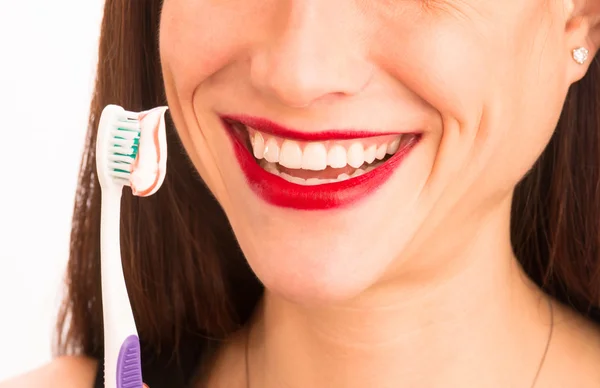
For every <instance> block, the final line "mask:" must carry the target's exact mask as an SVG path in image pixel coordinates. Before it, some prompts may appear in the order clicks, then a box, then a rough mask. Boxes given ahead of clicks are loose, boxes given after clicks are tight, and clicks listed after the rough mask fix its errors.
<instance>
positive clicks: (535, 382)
mask: <svg viewBox="0 0 600 388" xmlns="http://www.w3.org/2000/svg"><path fill="white" fill-rule="evenodd" d="M547 300H548V309H549V310H550V330H549V332H548V339H547V340H546V346H545V348H544V353H543V354H542V359H541V360H540V364H539V366H538V368H537V370H536V372H535V377H534V378H533V383H532V384H531V387H530V388H535V385H536V384H537V381H538V378H539V377H540V373H541V372H542V369H543V367H544V363H545V362H546V356H547V355H548V349H550V342H552V335H553V333H554V306H553V304H552V300H551V298H547ZM249 348H250V330H248V332H247V334H246V345H245V363H246V388H250V365H249V357H248V355H249Z"/></svg>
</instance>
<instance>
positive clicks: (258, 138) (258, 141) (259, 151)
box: [252, 132, 265, 159]
mask: <svg viewBox="0 0 600 388" xmlns="http://www.w3.org/2000/svg"><path fill="white" fill-rule="evenodd" d="M252 149H253V150H254V157H255V158H256V159H262V158H263V157H264V156H265V139H264V138H263V137H262V135H261V134H260V132H254V136H253V138H252Z"/></svg>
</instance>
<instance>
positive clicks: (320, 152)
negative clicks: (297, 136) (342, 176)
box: [250, 130, 401, 183]
mask: <svg viewBox="0 0 600 388" xmlns="http://www.w3.org/2000/svg"><path fill="white" fill-rule="evenodd" d="M400 141H401V136H398V137H396V138H395V139H394V140H393V141H391V142H389V143H384V144H370V145H369V146H367V147H366V148H365V146H364V145H363V143H362V142H360V141H354V142H352V143H351V144H350V146H349V147H347V146H345V145H342V144H335V143H334V144H330V143H332V142H327V143H322V142H307V143H299V142H296V141H294V140H289V139H286V140H284V139H279V138H276V137H271V136H265V135H263V134H262V133H260V132H258V131H256V130H252V131H251V138H250V142H251V144H252V153H253V154H254V157H255V158H256V159H259V160H261V159H263V160H265V161H267V162H269V163H279V164H280V165H281V166H283V167H287V168H290V169H304V170H311V171H322V170H325V169H326V168H327V166H331V167H332V168H344V167H346V166H348V165H349V166H351V167H354V168H360V167H361V166H362V165H363V164H365V162H366V163H367V164H369V165H371V164H373V162H375V161H378V160H383V159H384V158H385V157H386V155H387V154H390V155H393V154H394V153H396V152H397V151H398V149H399V147H400ZM301 144H304V145H301ZM326 144H327V147H326ZM302 147H304V150H303V149H302ZM321 183H323V180H321Z"/></svg>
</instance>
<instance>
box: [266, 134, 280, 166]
mask: <svg viewBox="0 0 600 388" xmlns="http://www.w3.org/2000/svg"><path fill="white" fill-rule="evenodd" d="M265 159H266V160H267V162H271V163H277V162H279V146H278V145H277V140H275V139H274V138H270V139H269V140H267V144H266V145H265Z"/></svg>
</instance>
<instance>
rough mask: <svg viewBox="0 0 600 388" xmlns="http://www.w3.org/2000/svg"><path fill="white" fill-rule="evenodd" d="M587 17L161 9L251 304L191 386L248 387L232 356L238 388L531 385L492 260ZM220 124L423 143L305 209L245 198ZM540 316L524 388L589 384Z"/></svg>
mask: <svg viewBox="0 0 600 388" xmlns="http://www.w3.org/2000/svg"><path fill="white" fill-rule="evenodd" d="M599 17H600V6H599V5H598V4H597V2H591V1H590V2H585V1H583V0H576V1H566V0H528V1H517V0H506V1H491V0H446V1H442V0H431V1H429V2H424V1H416V0H415V1H408V0H394V1H389V0H372V1H364V0H363V1H358V0H356V1H349V0H328V1H320V0H304V1H293V0H253V1H247V0H229V1H224V0H203V1H198V0H166V1H165V5H164V10H163V15H162V21H161V26H160V28H161V33H160V46H161V57H162V58H161V59H162V66H163V72H164V77H165V86H166V91H167V97H168V100H169V106H170V109H171V114H172V116H173V119H174V121H175V124H176V126H177V129H178V132H179V134H180V136H181V138H182V141H183V143H184V146H185V148H186V150H187V152H188V154H189V156H190V158H191V160H192V162H193V163H194V165H195V166H196V168H197V169H198V172H199V173H200V174H201V176H202V178H203V179H204V181H205V182H206V183H207V185H208V186H209V188H210V189H211V190H212V192H213V193H214V195H215V196H216V198H217V199H218V200H219V202H220V203H221V205H222V206H223V208H224V210H225V212H226V214H227V216H228V218H229V220H230V222H231V225H232V227H233V230H234V232H235V234H236V236H237V238H238V240H239V243H240V245H241V247H242V249H243V251H244V253H245V255H246V258H247V260H248V262H249V264H250V265H251V267H252V269H253V270H254V271H255V273H256V274H257V276H258V277H259V278H260V280H261V281H262V282H263V283H264V284H265V286H266V288H267V292H266V295H265V298H264V300H263V301H262V303H261V305H260V307H259V309H258V310H257V312H256V314H255V317H254V319H253V321H252V324H251V325H249V327H248V328H247V329H245V330H244V331H242V332H240V333H238V334H237V335H236V336H234V337H233V338H232V339H231V341H230V342H228V343H227V344H226V345H225V346H224V347H223V349H222V351H221V352H220V354H219V355H218V358H217V359H216V363H215V366H214V368H213V369H212V370H211V373H210V376H209V383H208V385H209V386H210V387H211V388H212V387H228V388H230V387H239V388H242V387H245V386H246V384H247V381H246V374H245V370H244V357H245V355H244V344H245V342H246V339H248V338H249V343H250V348H249V366H250V379H251V386H252V387H263V388H274V387H277V388H281V387H290V388H293V387H309V386H310V387H314V388H320V387H329V388H330V387H344V388H353V387H365V386H376V387H382V388H386V387H390V388H391V387H399V386H401V387H419V388H429V387H431V388H433V387H466V386H481V387H491V388H494V387H523V388H528V387H530V386H531V383H532V382H533V379H534V376H535V374H536V370H537V368H538V366H539V364H540V360H541V358H542V354H543V352H544V348H545V346H546V343H547V341H548V338H549V333H550V321H551V310H550V309H549V304H548V302H547V298H546V297H545V296H544V295H543V294H542V293H541V291H540V290H538V289H537V288H536V287H535V286H533V285H532V284H531V282H530V281H529V280H528V279H527V278H526V276H525V274H524V273H523V272H522V270H521V269H520V267H519V266H518V264H517V261H516V259H515V257H514V255H513V252H512V250H511V247H510V239H509V214H510V202H511V198H512V193H513V190H514V187H515V185H516V183H517V182H518V181H519V180H520V179H521V177H522V176H523V175H524V174H525V173H526V171H527V170H528V169H529V168H530V167H531V165H532V164H533V163H534V161H535V160H536V158H537V157H538V156H539V154H540V153H541V152H542V150H543V148H544V147H545V145H546V144H547V142H548V140H549V138H550V136H551V134H552V132H553V130H554V128H555V125H556V122H557V120H558V116H559V114H560V110H561V107H562V104H563V102H564V98H565V96H566V93H567V90H568V87H569V86H570V85H571V84H572V83H573V82H576V81H577V80H579V79H580V78H581V77H583V76H584V75H585V72H586V70H587V67H586V66H585V65H584V66H581V65H578V64H576V63H575V62H574V61H573V60H572V58H571V50H572V49H574V48H576V47H580V46H585V47H587V48H588V49H589V50H590V56H593V55H595V52H596V49H597V46H598V43H599V41H600V39H599V32H598V31H599V29H598V28H597V26H596V21H597V20H598V18H599ZM373 112H377V114H373ZM219 113H238V114H239V113H244V114H251V115H256V116H262V117H266V118H269V119H271V120H274V121H276V122H279V123H283V124H284V125H287V126H290V127H293V128H299V129H301V130H303V131H306V132H316V131H320V130H324V129H329V128H339V129H342V130H343V129H346V128H361V129H365V130H371V131H378V132H381V131H384V132H389V133H394V132H397V131H408V130H414V129H418V130H420V131H422V132H423V134H424V136H423V140H422V142H421V143H420V144H419V146H418V148H416V149H415V150H413V152H412V153H411V155H410V156H409V157H408V158H407V159H406V160H405V161H404V162H403V164H402V166H401V167H400V168H399V169H398V170H397V171H396V172H395V174H394V176H393V177H392V179H391V180H390V181H389V182H387V183H386V184H385V186H384V187H381V188H380V189H379V190H378V191H377V192H376V193H375V194H373V195H371V196H369V197H367V198H365V199H364V200H363V201H361V202H360V203H357V204H355V205H353V206H351V207H348V208H345V209H342V210H336V211H327V212H304V211H297V210H289V209H282V208H276V207H273V206H271V205H268V204H266V203H264V202H262V201H261V200H260V199H259V198H258V197H257V196H256V195H254V194H253V193H252V191H251V190H250V188H249V187H248V186H247V184H246V183H245V181H244V178H243V175H242V173H241V171H240V168H239V166H238V165H237V162H236V160H235V158H234V154H233V150H232V147H231V145H230V143H229V140H228V139H227V137H226V134H225V132H224V130H223V128H222V127H221V125H220V123H219V121H218V116H217V114H219ZM332 230H335V233H331V231H332ZM299 242H301V243H299ZM551 303H553V304H552V306H553V308H552V311H553V315H554V327H553V331H552V337H551V342H550V348H549V351H548V354H547V357H546V361H545V363H544V366H543V368H542V371H541V374H540V377H539V380H538V381H537V385H536V387H538V388H539V387H548V388H550V387H552V388H553V387H563V386H564V387H574V386H577V387H600V383H599V382H600V371H599V370H598V368H597V365H599V363H600V335H599V332H598V329H597V328H596V327H595V326H593V325H592V324H591V323H589V322H587V321H586V320H584V319H583V318H582V317H580V316H578V315H576V314H574V313H572V312H571V311H570V310H569V309H567V308H565V307H563V306H561V305H559V304H558V303H556V302H551ZM76 360H77V359H76ZM79 361H81V360H79ZM93 367H94V364H93V363H92V364H90V363H87V364H86V363H85V362H83V363H81V365H79V364H78V365H70V364H68V363H67V364H66V366H65V365H63V366H62V369H61V368H59V369H60V370H61V371H62V376H63V377H62V378H66V376H67V375H68V376H72V375H73V374H78V375H79V374H81V375H82V376H83V375H85V376H87V375H86V373H87V374H89V371H91V370H93ZM67 371H68V372H67ZM41 375H43V373H42V372H39V371H38V372H33V374H31V375H29V378H36V376H38V377H39V376H41ZM58 375H61V374H60V373H58V374H57V376H58ZM31 376H33V377H31ZM85 376H83V377H82V378H83V379H85V378H86V377H85ZM56 378H57V379H58V380H56V381H63V380H60V377H56ZM92 380H93V378H92V379H90V380H89V381H90V385H91V381H92ZM36 381H38V382H39V384H38V386H48V385H44V384H46V382H47V381H48V380H42V379H39V380H36ZM86 381H87V380H86ZM34 385H35V384H34ZM8 386H9V387H12V386H11V385H8ZM13 386H16V385H13ZM82 386H84V385H82ZM0 387H2V388H5V386H1V385H0Z"/></svg>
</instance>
